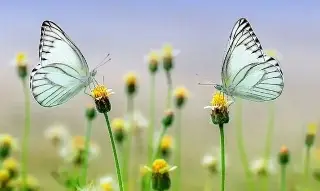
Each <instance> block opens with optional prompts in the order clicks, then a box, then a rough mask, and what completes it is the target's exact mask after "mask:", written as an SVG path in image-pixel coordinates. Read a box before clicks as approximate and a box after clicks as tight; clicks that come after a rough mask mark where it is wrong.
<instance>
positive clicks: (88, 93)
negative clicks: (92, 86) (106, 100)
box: [83, 86, 91, 97]
mask: <svg viewBox="0 0 320 191" xmlns="http://www.w3.org/2000/svg"><path fill="white" fill-rule="evenodd" d="M83 92H84V93H85V94H87V95H88V96H90V97H91V94H90V92H88V86H86V87H85V88H84V90H83Z"/></svg>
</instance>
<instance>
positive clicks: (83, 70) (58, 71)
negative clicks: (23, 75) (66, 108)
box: [30, 21, 110, 107]
mask: <svg viewBox="0 0 320 191" xmlns="http://www.w3.org/2000/svg"><path fill="white" fill-rule="evenodd" d="M108 57H109V54H108V56H107V57H106V58H105V59H104V61H106V62H107V61H109V60H110V58H109V59H108V60H106V59H107V58H108ZM106 62H104V63H106ZM104 63H103V64H104ZM96 69H97V67H96V68H95V69H93V70H91V71H90V70H89V66H88V64H87V61H86V60H85V58H84V56H83V55H82V53H81V52H80V50H79V48H78V47H77V46H76V45H75V43H74V42H72V40H71V39H70V38H69V36H68V35H67V34H66V33H65V32H64V31H63V30H62V29H61V28H60V27H59V26H58V25H57V24H55V23H54V22H52V21H44V22H43V23H42V26H41V37H40V45H39V63H38V64H37V65H36V66H35V68H33V69H32V72H31V74H30V89H31V92H32V95H33V97H34V98H35V100H36V101H37V102H38V103H39V104H40V105H41V106H43V107H54V106H58V105H61V104H63V103H65V102H67V101H68V100H70V99H71V98H72V97H74V96H75V95H77V94H78V93H79V92H80V91H81V90H84V91H85V90H86V88H87V87H88V86H90V84H91V83H92V82H95V79H94V77H95V75H96V73H97V70H96Z"/></svg>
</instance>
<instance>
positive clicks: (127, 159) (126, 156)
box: [122, 95, 134, 190]
mask: <svg viewBox="0 0 320 191" xmlns="http://www.w3.org/2000/svg"><path fill="white" fill-rule="evenodd" d="M127 115H128V123H129V133H128V136H127V140H126V141H125V142H124V144H125V145H124V153H123V154H124V156H123V169H122V173H123V182H124V189H125V190H128V189H129V172H130V162H131V160H132V159H131V157H130V154H131V143H132V131H133V122H134V121H133V97H132V96H130V95H129V96H128V101H127Z"/></svg>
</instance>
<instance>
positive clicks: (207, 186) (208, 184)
mask: <svg viewBox="0 0 320 191" xmlns="http://www.w3.org/2000/svg"><path fill="white" fill-rule="evenodd" d="M212 178H213V176H212V175H211V174H210V173H209V174H208V176H207V178H206V180H205V184H204V189H203V191H211V190H212V189H213V188H212Z"/></svg>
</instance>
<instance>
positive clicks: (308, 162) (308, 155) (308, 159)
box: [304, 147, 311, 184]
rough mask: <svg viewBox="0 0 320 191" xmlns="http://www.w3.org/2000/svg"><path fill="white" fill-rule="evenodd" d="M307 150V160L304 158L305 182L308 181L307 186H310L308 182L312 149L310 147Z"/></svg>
mask: <svg viewBox="0 0 320 191" xmlns="http://www.w3.org/2000/svg"><path fill="white" fill-rule="evenodd" d="M306 148H307V150H306V155H305V158H304V176H305V181H306V184H308V182H309V181H308V180H309V170H310V154H311V153H310V151H311V148H310V147H306Z"/></svg>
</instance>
